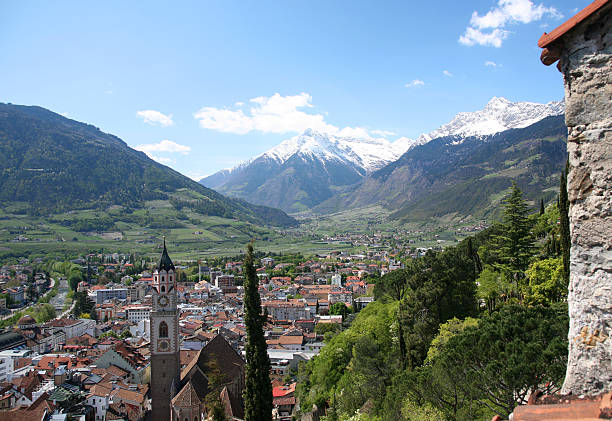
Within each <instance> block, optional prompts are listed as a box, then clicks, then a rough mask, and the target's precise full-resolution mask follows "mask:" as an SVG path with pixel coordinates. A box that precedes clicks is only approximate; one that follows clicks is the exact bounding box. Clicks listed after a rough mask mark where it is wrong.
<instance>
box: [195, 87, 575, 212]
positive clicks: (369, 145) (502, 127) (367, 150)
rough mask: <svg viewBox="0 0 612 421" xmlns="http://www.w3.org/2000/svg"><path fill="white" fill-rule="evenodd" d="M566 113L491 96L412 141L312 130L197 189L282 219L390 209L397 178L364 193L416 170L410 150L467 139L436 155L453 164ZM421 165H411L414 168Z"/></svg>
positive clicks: (558, 106) (557, 106)
mask: <svg viewBox="0 0 612 421" xmlns="http://www.w3.org/2000/svg"><path fill="white" fill-rule="evenodd" d="M563 112H564V104H563V102H562V101H559V102H549V103H547V104H537V103H531V102H511V101H509V100H507V99H505V98H498V97H493V98H492V99H491V100H490V101H489V102H488V104H487V105H486V106H485V107H484V108H483V109H482V110H479V111H475V112H462V113H459V114H457V115H456V116H455V118H453V119H452V120H451V121H450V122H449V123H447V124H444V125H442V126H441V127H440V128H438V129H437V130H434V131H433V132H431V133H427V134H423V135H421V136H419V137H418V138H416V139H408V138H405V137H401V138H399V139H397V140H396V141H394V142H390V141H388V140H386V139H378V138H371V137H368V138H354V137H340V136H336V135H331V134H327V133H320V132H316V131H313V130H310V129H309V130H306V131H305V132H304V133H302V134H301V135H299V136H295V137H293V138H291V139H288V140H285V141H284V142H282V143H281V144H279V145H278V146H276V147H274V148H272V149H270V150H268V151H266V152H264V153H263V154H261V155H259V156H256V157H254V158H252V159H250V160H248V161H246V162H244V163H242V164H240V165H238V166H236V167H234V168H231V169H226V170H222V171H219V172H217V173H215V174H213V175H211V176H209V177H206V178H204V179H202V180H200V183H201V184H203V185H205V186H207V187H210V188H213V189H215V190H217V191H219V192H221V193H223V194H227V195H229V196H234V197H239V198H242V199H245V200H248V201H249V202H252V203H258V204H266V205H268V206H274V207H277V208H280V209H283V210H285V211H287V212H300V211H304V210H310V209H313V210H315V211H318V212H329V211H337V210H339V209H343V208H346V207H347V206H348V207H356V206H362V205H369V204H373V203H382V204H385V205H386V206H389V204H390V203H391V202H393V203H394V204H397V201H395V200H394V201H390V200H389V198H391V197H399V196H400V192H404V191H405V186H403V185H401V184H393V183H394V179H391V181H389V183H390V185H389V186H387V187H388V188H385V189H382V190H376V189H369V187H368V186H375V185H377V183H376V180H379V179H380V177H381V174H387V173H390V172H393V170H392V169H396V167H397V166H398V163H400V162H408V161H410V162H411V165H412V164H415V162H413V161H411V159H410V154H411V153H412V151H417V150H419V152H415V153H416V154H417V155H418V154H419V153H421V152H420V151H421V149H419V148H420V147H423V146H425V145H427V144H429V143H431V142H432V141H433V140H435V139H441V138H444V139H446V140H444V141H442V142H443V143H444V142H448V141H449V142H454V144H455V145H460V144H462V143H464V142H465V141H466V139H469V140H468V141H467V143H466V145H464V147H462V148H452V150H444V151H438V152H439V153H444V154H450V155H449V156H447V157H445V158H446V159H447V160H448V161H449V162H447V163H446V164H445V163H444V162H439V165H451V164H456V163H455V162H452V161H453V159H452V156H453V154H455V153H458V150H463V149H465V148H466V147H468V146H470V148H471V149H473V148H475V147H476V146H477V145H478V144H479V142H480V143H489V142H491V141H492V140H491V138H490V136H492V135H494V134H496V133H502V132H505V131H509V130H512V129H521V128H526V127H528V126H530V125H533V124H534V123H537V122H539V121H541V120H543V119H545V118H546V117H549V116H555V115H559V114H562V113H563ZM512 136H514V135H511V137H512ZM493 142H494V141H493ZM494 143H495V142H494ZM437 144H438V143H436V145H437ZM445 144H446V143H445ZM471 149H470V150H471ZM407 154H408V157H407V156H406V155H407ZM432 158H442V159H443V158H444V157H432ZM524 158H527V157H524ZM545 158H547V157H545ZM438 161H439V159H438V160H436V162H438ZM419 164H421V163H419V162H416V164H415V168H416V167H418V166H419ZM415 181H416V180H412V181H411V182H413V183H414V182H415ZM416 184H419V183H416ZM416 184H415V185H416ZM451 184H452V183H451ZM362 186H363V187H362ZM379 187H380V186H379ZM366 192H367V193H366ZM395 193H397V194H395ZM364 195H365V196H364ZM402 197H403V196H402ZM400 202H401V203H404V201H403V200H400Z"/></svg>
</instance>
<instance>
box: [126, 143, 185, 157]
mask: <svg viewBox="0 0 612 421" xmlns="http://www.w3.org/2000/svg"><path fill="white" fill-rule="evenodd" d="M134 149H136V150H137V151H142V152H144V153H146V154H147V155H149V157H151V158H153V155H152V154H153V152H170V153H181V154H183V155H188V154H189V152H191V148H190V147H189V146H187V145H181V144H179V143H176V142H173V141H171V140H167V139H165V140H162V141H161V142H158V143H148V144H143V145H137V146H135V147H134Z"/></svg>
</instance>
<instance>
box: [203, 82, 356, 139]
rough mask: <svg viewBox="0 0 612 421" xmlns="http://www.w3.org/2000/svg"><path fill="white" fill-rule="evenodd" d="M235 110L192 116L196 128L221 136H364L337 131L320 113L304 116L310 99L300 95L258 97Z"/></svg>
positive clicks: (349, 130) (211, 110)
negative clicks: (311, 131) (309, 131)
mask: <svg viewBox="0 0 612 421" xmlns="http://www.w3.org/2000/svg"><path fill="white" fill-rule="evenodd" d="M238 104H241V103H240V102H238V103H236V104H235V106H236V107H238V109H235V108H234V109H231V108H217V107H204V108H201V109H200V110H199V111H197V112H196V113H194V115H193V116H194V118H195V119H196V120H198V121H199V124H200V127H202V128H204V129H210V130H216V131H219V132H224V133H234V134H247V133H249V132H252V131H258V132H261V133H279V134H282V133H302V132H303V131H304V130H306V129H314V130H317V131H321V132H326V133H332V134H338V133H341V132H342V131H343V130H344V131H345V132H344V133H361V134H362V135H363V133H364V132H366V133H367V131H366V130H365V129H362V128H350V127H347V128H344V129H340V128H338V127H336V126H334V125H332V124H329V123H327V122H326V121H325V117H324V115H323V114H321V113H308V112H306V111H305V110H304V109H308V108H314V107H313V105H312V97H311V96H310V95H309V94H307V93H305V92H302V93H301V94H298V95H289V96H282V95H280V94H279V93H275V94H274V95H272V96H269V97H265V96H260V97H256V98H252V99H250V100H249V104H250V105H246V104H243V105H238Z"/></svg>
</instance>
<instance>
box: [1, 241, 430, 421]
mask: <svg viewBox="0 0 612 421" xmlns="http://www.w3.org/2000/svg"><path fill="white" fill-rule="evenodd" d="M407 250H408V252H409V254H408V255H407V256H406V257H408V256H411V257H418V256H420V255H423V254H424V253H426V251H427V249H425V248H419V249H416V248H414V249H407ZM395 251H396V252H399V250H395ZM283 257H285V258H283ZM283 257H276V256H266V257H262V258H260V259H259V260H258V262H257V263H258V264H257V268H256V271H257V277H258V279H259V293H260V296H261V301H262V307H263V311H264V315H265V316H266V317H267V318H266V324H265V329H264V330H265V337H266V342H267V344H268V355H269V358H270V362H271V372H270V377H271V379H272V381H273V396H274V416H275V419H278V420H290V419H291V416H292V414H294V410H295V405H296V398H295V396H294V391H295V386H296V382H295V375H296V373H297V366H298V364H299V363H300V362H303V361H307V360H309V359H311V358H312V357H313V356H315V355H317V354H318V353H319V351H320V349H321V348H322V347H323V344H324V340H325V338H326V335H333V334H334V333H335V332H339V331H340V330H342V328H343V323H346V322H347V321H348V320H347V319H350V318H352V317H354V314H355V313H357V312H359V311H360V310H361V309H363V308H364V307H365V306H367V305H368V304H369V303H371V302H372V301H373V300H374V296H373V288H374V284H373V282H375V279H377V278H378V277H380V276H382V275H384V274H385V273H387V272H390V271H393V270H397V269H400V268H403V263H402V262H401V261H400V260H399V257H398V255H397V254H394V253H393V252H388V251H381V250H378V249H376V248H372V250H371V251H367V252H365V253H363V254H350V253H348V252H339V251H338V252H330V253H325V254H319V255H316V256H312V257H309V258H303V259H299V258H293V259H292V260H293V261H292V262H287V261H285V260H287V259H286V256H283ZM32 263H40V262H29V261H27V260H26V259H22V261H20V263H19V264H16V265H10V266H3V267H1V268H0V292H1V293H2V294H3V296H4V297H5V298H3V299H2V300H3V301H0V313H3V316H4V317H8V316H10V314H11V311H15V309H20V310H21V311H22V313H23V314H24V315H23V316H22V317H20V318H19V320H18V321H17V322H16V324H15V325H14V326H8V327H6V328H5V329H4V330H3V331H1V332H0V411H7V412H5V413H3V412H0V414H1V415H3V416H7V419H9V418H8V417H10V419H12V420H47V419H53V420H66V419H71V420H83V421H85V420H87V421H89V420H96V421H97V420H133V421H135V420H142V419H145V417H146V416H147V414H148V412H149V411H150V409H151V396H150V390H149V388H150V376H151V372H150V370H151V369H150V346H149V343H150V337H149V335H150V330H151V321H150V313H151V309H152V282H153V273H152V267H153V266H151V265H149V264H147V263H146V262H138V263H134V258H133V256H130V255H123V254H119V253H115V254H90V255H88V256H83V257H82V258H79V259H75V260H72V262H71V264H72V265H78V267H79V268H80V270H81V272H82V279H83V280H82V281H80V282H79V283H78V284H77V285H76V290H75V291H74V292H73V294H74V301H73V302H72V306H71V307H70V308H69V309H68V310H66V311H64V312H63V314H59V312H60V311H61V310H62V309H61V305H60V306H58V307H56V309H57V311H58V313H57V314H58V318H54V319H51V320H48V321H46V322H44V323H37V322H36V320H35V318H34V317H32V315H30V314H28V309H29V308H33V307H28V304H29V303H31V302H32V301H33V299H34V298H35V297H37V296H40V295H41V294H44V293H45V292H47V291H49V290H50V288H52V287H53V284H54V283H56V282H58V283H60V285H64V284H67V280H66V279H65V278H60V279H49V277H46V276H45V274H44V273H34V272H35V271H34V269H33V266H32ZM242 270H243V262H242V261H239V260H228V259H224V260H223V261H222V264H220V265H217V266H212V265H211V266H208V265H207V264H205V263H202V262H201V263H197V262H196V263H194V262H185V263H184V264H181V262H177V273H178V276H177V279H178V280H179V282H178V283H177V291H176V293H177V299H178V304H177V308H178V310H179V338H180V339H179V340H180V367H181V370H188V369H189V368H190V367H191V366H193V363H194V361H196V360H198V359H200V358H203V357H202V356H203V355H205V354H206V353H210V352H215V351H214V349H215V348H218V347H219V345H218V344H217V345H214V346H213V345H210V346H208V345H209V344H211V342H213V343H215V342H219V341H221V340H223V341H224V342H226V343H227V345H229V346H231V348H232V349H233V350H234V351H235V353H236V354H237V355H240V356H244V346H245V339H246V338H245V336H246V330H245V325H244V319H243V316H244V315H243V292H244V290H243V287H242V284H243V273H242ZM187 273H189V276H187ZM194 278H195V279H194ZM7 285H11V286H7ZM33 291H35V294H34V292H33ZM29 295H35V297H30V296H29ZM7 307H11V309H9V308H7ZM61 316H64V317H61ZM215 338H219V339H215ZM221 338H222V339H221ZM190 364H191V365H190ZM226 396H228V395H226ZM226 408H227V411H226V412H227V415H228V416H230V417H236V416H237V414H235V413H232V411H233V409H232V402H229V398H228V402H227V403H226ZM51 416H52V417H53V418H50V417H51ZM230 419H232V418H230Z"/></svg>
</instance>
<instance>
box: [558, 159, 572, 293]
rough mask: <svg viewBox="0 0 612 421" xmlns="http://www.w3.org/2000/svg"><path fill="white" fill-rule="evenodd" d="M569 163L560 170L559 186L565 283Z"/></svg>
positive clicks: (567, 251)
mask: <svg viewBox="0 0 612 421" xmlns="http://www.w3.org/2000/svg"><path fill="white" fill-rule="evenodd" d="M568 169H569V163H567V164H566V165H565V171H563V172H561V182H560V186H559V228H560V235H559V236H560V242H561V257H562V258H563V279H565V283H566V285H567V284H568V283H569V264H570V246H571V238H570V227H569V199H568V197H567V171H568Z"/></svg>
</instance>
